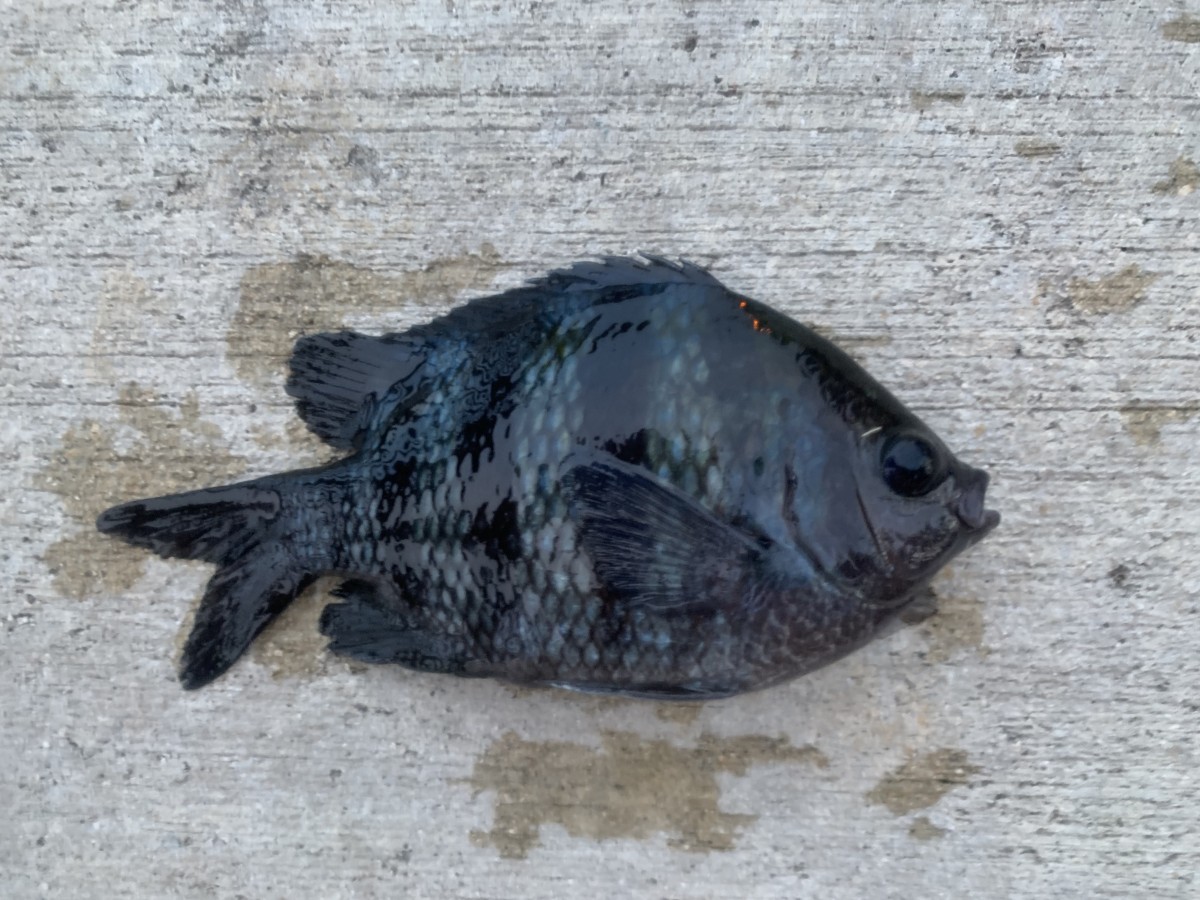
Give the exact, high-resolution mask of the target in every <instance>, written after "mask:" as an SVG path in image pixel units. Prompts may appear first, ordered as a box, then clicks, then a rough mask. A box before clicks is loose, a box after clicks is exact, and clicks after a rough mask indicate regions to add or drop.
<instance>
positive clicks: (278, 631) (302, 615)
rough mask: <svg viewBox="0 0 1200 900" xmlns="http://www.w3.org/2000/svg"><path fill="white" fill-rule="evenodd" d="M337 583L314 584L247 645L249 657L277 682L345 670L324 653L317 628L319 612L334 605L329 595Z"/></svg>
mask: <svg viewBox="0 0 1200 900" xmlns="http://www.w3.org/2000/svg"><path fill="white" fill-rule="evenodd" d="M340 583H341V579H340V578H319V579H317V581H315V582H313V584H312V585H310V586H309V587H308V589H307V590H305V591H304V593H302V594H301V595H300V596H299V597H297V598H296V599H295V600H293V601H292V602H291V603H290V604H289V605H288V607H287V609H285V610H284V611H283V612H282V613H280V614H279V617H278V618H277V619H275V621H273V622H272V623H271V624H270V625H268V626H267V627H266V629H264V631H263V633H262V634H260V635H259V636H258V637H257V638H256V639H255V641H254V643H253V644H251V645H250V658H251V659H253V660H254V661H255V662H256V663H258V664H259V665H261V666H264V667H266V669H267V670H268V671H270V673H271V677H272V678H275V679H276V680H278V679H283V678H305V677H312V676H317V675H325V674H328V673H329V672H330V671H331V669H336V668H339V667H340V668H344V663H342V662H340V661H339V660H338V658H337V657H335V656H333V655H332V654H330V653H327V652H326V650H325V645H326V644H327V643H328V638H326V637H325V636H324V635H322V634H321V633H320V631H319V630H318V628H317V624H318V623H319V622H320V620H321V611H322V610H324V609H325V605H326V604H327V603H332V602H333V598H332V597H330V596H329V592H330V591H331V590H332V589H333V588H335V587H337V586H338V584H340Z"/></svg>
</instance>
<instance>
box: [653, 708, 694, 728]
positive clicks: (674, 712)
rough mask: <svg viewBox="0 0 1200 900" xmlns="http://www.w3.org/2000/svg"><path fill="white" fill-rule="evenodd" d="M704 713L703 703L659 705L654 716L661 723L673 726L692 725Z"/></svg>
mask: <svg viewBox="0 0 1200 900" xmlns="http://www.w3.org/2000/svg"><path fill="white" fill-rule="evenodd" d="M702 712H704V704H703V703H659V704H657V705H656V706H655V707H654V714H655V715H656V716H658V718H659V719H660V720H661V721H663V722H670V723H672V724H674V725H692V724H694V723H695V721H696V719H698V718H699V717H700V713H702Z"/></svg>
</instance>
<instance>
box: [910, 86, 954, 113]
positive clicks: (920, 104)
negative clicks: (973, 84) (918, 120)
mask: <svg viewBox="0 0 1200 900" xmlns="http://www.w3.org/2000/svg"><path fill="white" fill-rule="evenodd" d="M908 96H909V100H910V101H911V102H912V105H913V109H915V110H917V112H925V111H926V110H928V109H931V108H932V107H933V105H934V104H935V103H951V104H954V105H955V106H958V105H960V104H961V103H962V102H963V100H965V99H966V98H967V95H966V92H965V91H910V92H909V95H908Z"/></svg>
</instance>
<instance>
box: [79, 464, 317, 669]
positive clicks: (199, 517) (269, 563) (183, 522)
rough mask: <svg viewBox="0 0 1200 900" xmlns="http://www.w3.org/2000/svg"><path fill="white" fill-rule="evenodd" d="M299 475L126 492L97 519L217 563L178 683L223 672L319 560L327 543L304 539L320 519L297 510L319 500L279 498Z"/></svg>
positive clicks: (155, 545) (309, 510)
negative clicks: (165, 492)
mask: <svg viewBox="0 0 1200 900" xmlns="http://www.w3.org/2000/svg"><path fill="white" fill-rule="evenodd" d="M306 474H308V473H306ZM306 482H308V479H305V478H303V477H296V476H295V475H290V476H289V475H278V476H268V477H266V478H261V479H258V480H257V481H247V482H243V483H241V484H232V485H228V486H226V487H219V488H211V489H206V490H199V491H188V492H187V493H183V494H172V495H170V496H167V497H155V498H153V499H150V500H134V501H132V502H130V503H123V504H121V505H120V506H114V507H113V508H112V509H109V510H106V511H105V512H103V513H101V514H100V517H99V518H98V519H97V520H96V527H97V528H99V529H100V531H102V532H104V533H105V534H112V535H116V536H117V537H120V538H122V539H123V540H125V541H128V542H129V543H131V544H134V545H136V546H138V547H146V548H148V549H150V550H153V551H154V552H155V553H157V554H159V555H160V556H174V557H182V558H184V559H201V560H204V561H205V562H211V563H216V565H217V571H216V574H214V575H213V577H212V578H211V579H210V580H209V582H208V587H207V588H206V589H205V591H204V598H203V600H201V602H200V606H199V608H198V609H197V611H196V618H195V622H194V624H193V625H192V631H191V634H189V635H188V639H187V643H186V644H185V645H184V649H183V660H182V662H181V664H180V671H179V680H180V682H182V684H183V686H184V687H185V688H187V689H189V690H191V689H194V688H198V687H203V686H204V685H206V684H208V683H209V682H210V681H212V680H213V679H215V678H217V677H218V676H219V675H221V674H222V673H224V672H225V670H226V669H228V668H229V667H230V666H231V665H233V663H234V662H235V661H237V659H238V657H239V656H241V655H242V653H243V652H245V650H246V648H247V647H249V646H250V643H251V641H253V640H254V638H255V637H256V636H257V635H258V634H259V632H261V631H262V630H263V628H265V627H266V626H267V623H268V622H270V621H271V619H273V618H274V617H275V616H276V615H278V614H279V613H280V612H282V611H283V609H284V607H286V606H287V605H288V603H290V602H291V600H292V599H293V598H294V597H295V596H296V595H297V594H298V593H300V591H302V590H303V589H304V588H305V587H306V586H307V585H308V584H309V583H311V582H312V581H313V579H314V578H316V576H317V575H319V574H320V572H321V571H322V570H323V569H324V568H325V566H326V564H327V560H328V559H329V558H330V554H331V553H332V552H333V548H329V547H317V546H314V545H313V544H312V542H311V541H306V540H304V539H303V538H304V535H305V534H314V533H315V532H316V529H315V528H313V527H312V526H313V525H314V524H317V525H319V524H320V523H312V522H307V521H304V520H303V519H302V518H301V516H303V515H309V516H311V515H313V514H314V512H313V511H314V509H318V510H319V509H320V508H321V506H320V505H319V504H318V505H313V504H308V503H303V504H295V503H289V502H288V500H289V497H290V496H294V495H295V494H296V493H297V491H304V490H306V489H307V488H308V484H311V483H312V482H308V484H306ZM327 533H328V532H327Z"/></svg>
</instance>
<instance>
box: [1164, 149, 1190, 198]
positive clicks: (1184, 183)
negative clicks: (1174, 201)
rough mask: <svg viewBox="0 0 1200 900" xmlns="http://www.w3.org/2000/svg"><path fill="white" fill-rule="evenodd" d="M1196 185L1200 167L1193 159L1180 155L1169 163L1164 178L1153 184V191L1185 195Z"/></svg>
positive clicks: (1178, 195) (1179, 195)
mask: <svg viewBox="0 0 1200 900" xmlns="http://www.w3.org/2000/svg"><path fill="white" fill-rule="evenodd" d="M1197 187H1200V167H1198V166H1197V165H1196V163H1195V161H1194V160H1190V159H1187V158H1186V157H1183V156H1181V157H1179V159H1177V160H1175V161H1174V162H1173V163H1171V167H1170V168H1169V169H1168V170H1167V177H1166V179H1165V180H1163V181H1160V182H1158V183H1156V184H1155V185H1154V193H1156V194H1174V195H1175V196H1177V197H1186V196H1187V195H1188V194H1190V193H1192V191H1194V190H1196V188H1197Z"/></svg>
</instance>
